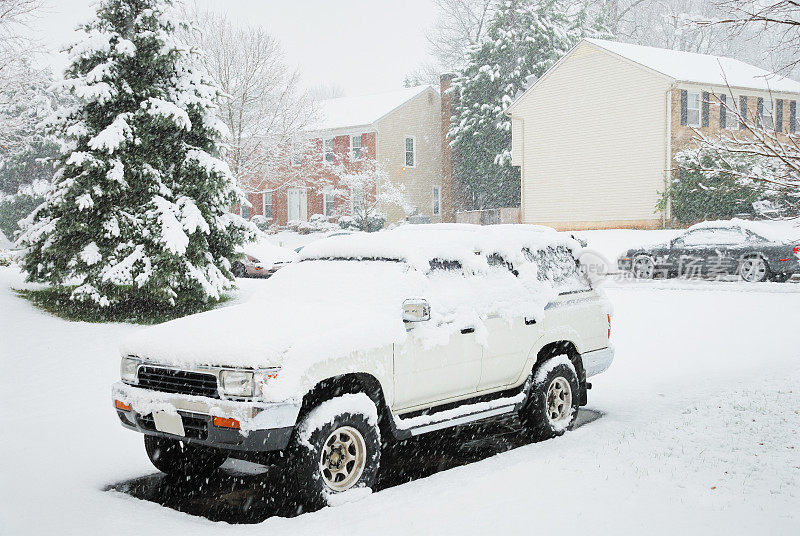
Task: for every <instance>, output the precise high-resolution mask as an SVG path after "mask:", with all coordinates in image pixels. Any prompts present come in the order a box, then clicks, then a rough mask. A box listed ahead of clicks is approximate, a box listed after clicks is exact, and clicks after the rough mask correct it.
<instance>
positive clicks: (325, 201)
mask: <svg viewBox="0 0 800 536" xmlns="http://www.w3.org/2000/svg"><path fill="white" fill-rule="evenodd" d="M334 209H335V204H334V201H333V188H332V187H331V186H326V187H325V189H324V190H322V213H323V214H324V215H325V216H326V217H331V216H333V211H334Z"/></svg>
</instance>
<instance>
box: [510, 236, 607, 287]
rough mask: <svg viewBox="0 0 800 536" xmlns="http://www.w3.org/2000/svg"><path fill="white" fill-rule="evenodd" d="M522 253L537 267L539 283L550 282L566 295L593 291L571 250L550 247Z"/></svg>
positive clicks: (561, 247)
mask: <svg viewBox="0 0 800 536" xmlns="http://www.w3.org/2000/svg"><path fill="white" fill-rule="evenodd" d="M522 253H523V254H524V255H525V258H526V259H528V260H529V261H531V263H533V264H535V265H536V266H537V268H538V274H537V278H538V279H539V281H542V282H545V281H546V282H549V283H550V284H552V285H553V287H554V288H555V289H556V290H558V291H560V292H562V293H565V292H577V291H582V290H591V289H592V285H591V284H590V283H589V280H588V279H587V278H586V276H585V275H584V273H583V271H581V269H580V268H579V266H578V261H577V260H575V257H573V256H572V252H571V251H570V250H569V248H567V247H565V246H558V247H552V246H549V247H547V248H544V249H538V250H536V251H531V250H530V249H528V248H525V249H523V250H522Z"/></svg>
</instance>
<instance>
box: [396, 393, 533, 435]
mask: <svg viewBox="0 0 800 536" xmlns="http://www.w3.org/2000/svg"><path fill="white" fill-rule="evenodd" d="M527 394H528V386H527V385H526V386H525V389H523V391H522V392H520V393H519V394H517V395H515V396H512V397H509V398H498V399H496V400H490V401H487V402H478V403H475V404H464V405H463V406H458V407H456V408H453V409H448V410H445V411H441V412H438V413H433V414H431V415H419V416H417V417H411V418H408V419H403V418H401V417H398V416H395V417H394V425H395V430H394V433H395V436H396V437H397V438H398V439H408V438H409V437H411V436H417V435H421V434H426V433H428V432H433V431H436V430H441V429H443V428H450V427H451V426H458V425H460V424H467V423H471V422H475V421H479V420H481V419H488V418H489V417H497V416H499V415H505V414H508V413H513V412H515V411H517V410H519V409H520V408H521V407H522V405H523V404H524V403H525V400H526V399H527Z"/></svg>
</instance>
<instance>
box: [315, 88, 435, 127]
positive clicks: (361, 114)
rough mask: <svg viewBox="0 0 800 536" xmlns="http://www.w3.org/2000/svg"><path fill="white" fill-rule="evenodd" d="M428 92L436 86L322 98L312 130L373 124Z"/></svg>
mask: <svg viewBox="0 0 800 536" xmlns="http://www.w3.org/2000/svg"><path fill="white" fill-rule="evenodd" d="M426 91H434V92H435V91H436V89H435V88H434V86H431V85H424V86H416V87H409V88H404V89H398V90H396V91H389V92H386V93H377V94H373V95H362V96H359V97H340V98H337V99H327V100H324V101H321V102H320V103H319V116H318V119H317V121H316V122H314V123H312V125H311V126H310V128H309V131H312V132H316V131H320V130H334V129H341V128H350V127H362V126H369V125H373V124H375V123H377V122H378V121H380V120H381V119H382V118H384V117H386V116H387V115H389V114H390V113H392V112H394V111H395V110H397V109H398V108H400V107H401V106H402V105H404V104H405V103H407V102H408V101H410V100H412V99H414V98H415V97H417V96H418V95H420V94H422V93H424V92H426Z"/></svg>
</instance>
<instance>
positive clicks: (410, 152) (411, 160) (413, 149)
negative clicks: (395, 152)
mask: <svg viewBox="0 0 800 536" xmlns="http://www.w3.org/2000/svg"><path fill="white" fill-rule="evenodd" d="M416 165H417V139H416V138H415V137H414V136H406V167H414V166H416Z"/></svg>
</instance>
